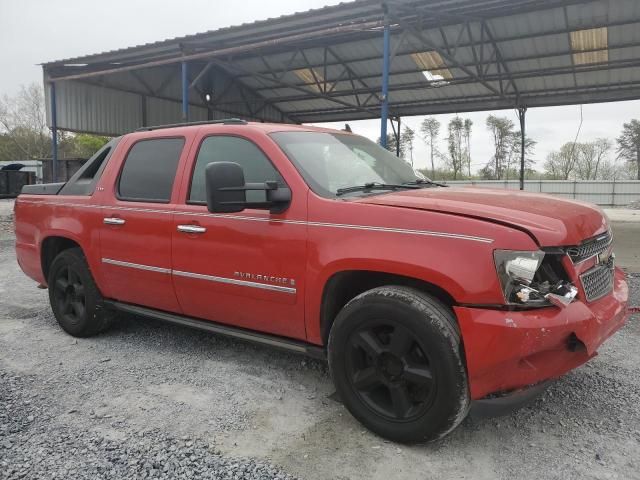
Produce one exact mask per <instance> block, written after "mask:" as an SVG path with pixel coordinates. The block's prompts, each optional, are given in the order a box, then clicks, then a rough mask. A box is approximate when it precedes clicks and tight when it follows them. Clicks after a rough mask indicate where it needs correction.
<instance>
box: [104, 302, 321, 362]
mask: <svg viewBox="0 0 640 480" xmlns="http://www.w3.org/2000/svg"><path fill="white" fill-rule="evenodd" d="M105 304H106V305H107V306H108V307H110V308H113V309H114V310H117V311H120V312H125V313H130V314H133V315H140V316H143V317H148V318H153V319H155V320H160V321H163V322H168V323H173V324H176V325H182V326H184V327H191V328H196V329H198V330H205V331H207V332H211V333H217V334H220V335H225V336H227V337H233V338H237V339H240V340H247V341H249V342H254V343H260V344H262V345H269V346H272V347H276V348H280V349H282V350H286V351H288V352H293V353H300V354H303V355H307V356H309V357H313V358H317V359H319V360H326V358H327V355H326V353H325V351H324V349H323V348H322V347H319V346H317V345H312V344H310V343H305V342H300V341H296V340H292V339H289V338H283V337H278V336H276V335H269V334H266V333H259V332H253V331H251V330H246V329H243V328H237V327H231V326H229V325H221V324H219V323H215V322H211V321H208V320H199V319H197V318H192V317H185V316H182V315H177V314H175V313H168V312H163V311H161V310H154V309H152V308H146V307H140V306H138V305H131V304H128V303H121V302H116V301H112V300H106V301H105Z"/></svg>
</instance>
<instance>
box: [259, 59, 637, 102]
mask: <svg viewBox="0 0 640 480" xmlns="http://www.w3.org/2000/svg"><path fill="white" fill-rule="evenodd" d="M612 66H613V67H615V68H635V67H640V60H624V61H618V62H607V63H600V64H591V65H584V66H582V67H557V68H552V69H545V70H538V69H536V70H529V71H527V72H522V73H521V74H519V73H516V74H514V75H513V76H509V77H508V76H505V75H504V74H501V75H490V76H487V77H486V80H487V81H499V80H500V79H501V78H502V79H503V80H508V79H509V78H515V79H535V78H542V77H549V76H553V75H566V74H568V73H577V74H580V73H589V72H595V71H603V70H610V69H611V67H612ZM473 83H477V80H476V79H475V78H474V77H465V78H461V79H460V78H459V79H454V80H451V81H450V82H449V85H450V86H456V85H469V84H473ZM449 85H448V86H449ZM433 88H446V86H443V87H429V86H427V85H425V82H424V81H421V82H410V83H402V84H395V85H390V86H389V90H390V91H394V92H397V91H407V90H416V89H425V90H426V89H433ZM377 90H378V89H377V88H376V87H372V88H369V89H365V88H358V89H352V90H335V91H334V92H332V93H331V94H328V95H330V96H331V97H333V98H335V97H341V96H351V95H356V94H357V95H366V94H367V93H372V92H374V91H377ZM507 93H508V92H505V95H506V94H507ZM522 94H524V95H526V92H522ZM516 98H517V95H516ZM307 99H308V97H307V96H293V95H290V96H286V97H269V98H268V99H267V100H268V101H269V102H271V103H287V102H296V101H305V100H307Z"/></svg>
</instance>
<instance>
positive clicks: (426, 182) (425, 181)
mask: <svg viewBox="0 0 640 480" xmlns="http://www.w3.org/2000/svg"><path fill="white" fill-rule="evenodd" d="M404 185H435V186H437V187H448V186H449V185H446V184H444V183H438V182H434V181H433V180H429V179H426V178H418V179H417V180H412V181H411V182H405V183H404Z"/></svg>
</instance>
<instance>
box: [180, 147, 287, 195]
mask: <svg viewBox="0 0 640 480" xmlns="http://www.w3.org/2000/svg"><path fill="white" fill-rule="evenodd" d="M212 162H235V163H237V164H239V165H240V166H241V167H242V168H243V170H244V180H245V182H247V183H251V182H266V181H274V180H275V181H277V182H278V184H280V185H284V183H285V182H284V180H283V178H282V177H281V176H280V174H279V173H278V171H277V170H276V169H275V168H274V166H273V165H272V164H271V162H270V161H269V159H268V158H267V157H266V156H265V154H264V153H262V150H260V149H259V148H258V147H257V146H256V145H254V144H253V143H252V142H250V141H249V140H245V139H244V138H239V137H227V136H223V135H216V136H213V137H207V138H205V140H204V141H203V142H202V145H201V146H200V151H199V152H198V158H197V159H196V166H195V168H194V170H193V177H192V178H191V190H190V192H189V202H197V203H200V202H206V201H207V197H206V188H205V177H204V171H205V168H207V165H209V164H210V163H212ZM265 200H266V194H265V192H264V191H255V190H249V191H248V192H247V201H248V202H264V201H265Z"/></svg>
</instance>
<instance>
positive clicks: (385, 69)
mask: <svg viewBox="0 0 640 480" xmlns="http://www.w3.org/2000/svg"><path fill="white" fill-rule="evenodd" d="M390 43H391V38H390V32H389V17H388V16H387V15H386V14H385V19H384V36H383V48H382V50H383V54H382V106H381V111H380V144H381V145H382V146H383V147H384V148H387V120H388V118H389V55H390V48H389V47H390Z"/></svg>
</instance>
